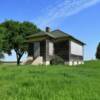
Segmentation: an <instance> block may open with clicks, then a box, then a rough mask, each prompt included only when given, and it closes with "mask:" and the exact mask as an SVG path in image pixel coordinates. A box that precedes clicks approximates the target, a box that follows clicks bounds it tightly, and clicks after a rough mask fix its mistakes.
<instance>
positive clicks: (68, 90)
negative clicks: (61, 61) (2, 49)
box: [0, 61, 100, 100]
mask: <svg viewBox="0 0 100 100" xmlns="http://www.w3.org/2000/svg"><path fill="white" fill-rule="evenodd" d="M0 100H100V61H91V62H86V63H85V64H84V65H79V66H73V67H70V66H63V65H58V66H29V65H28V66H20V67H17V66H15V65H0Z"/></svg>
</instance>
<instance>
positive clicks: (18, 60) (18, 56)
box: [16, 52, 24, 66]
mask: <svg viewBox="0 0 100 100" xmlns="http://www.w3.org/2000/svg"><path fill="white" fill-rule="evenodd" d="M23 54H24V53H21V54H20V53H17V52H16V58H17V66H19V65H20V60H21V58H22V56H23Z"/></svg>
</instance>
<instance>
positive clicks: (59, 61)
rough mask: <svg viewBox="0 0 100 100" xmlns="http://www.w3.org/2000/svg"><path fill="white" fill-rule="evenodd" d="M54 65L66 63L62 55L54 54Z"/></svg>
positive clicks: (52, 61)
mask: <svg viewBox="0 0 100 100" xmlns="http://www.w3.org/2000/svg"><path fill="white" fill-rule="evenodd" d="M51 64H52V65H59V64H64V60H63V59H62V58H61V57H60V56H54V57H53V59H52V60H51Z"/></svg>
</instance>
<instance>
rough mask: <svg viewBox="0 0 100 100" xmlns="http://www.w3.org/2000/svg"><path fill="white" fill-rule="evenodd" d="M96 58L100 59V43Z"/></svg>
mask: <svg viewBox="0 0 100 100" xmlns="http://www.w3.org/2000/svg"><path fill="white" fill-rule="evenodd" d="M96 58H97V59H100V43H99V44H98V47H97V51H96Z"/></svg>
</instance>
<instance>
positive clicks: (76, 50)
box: [71, 41, 83, 56]
mask: <svg viewBox="0 0 100 100" xmlns="http://www.w3.org/2000/svg"><path fill="white" fill-rule="evenodd" d="M71 54H73V55H78V56H83V46H82V45H79V44H77V43H75V42H73V41H71Z"/></svg>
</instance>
